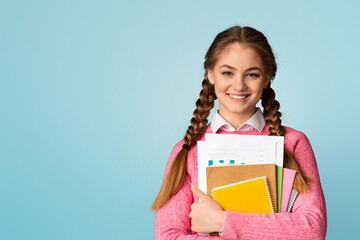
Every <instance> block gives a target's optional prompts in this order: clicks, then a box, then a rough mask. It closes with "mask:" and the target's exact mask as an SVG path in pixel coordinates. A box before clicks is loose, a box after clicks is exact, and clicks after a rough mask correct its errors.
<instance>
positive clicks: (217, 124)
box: [210, 108, 265, 133]
mask: <svg viewBox="0 0 360 240" xmlns="http://www.w3.org/2000/svg"><path fill="white" fill-rule="evenodd" d="M210 126H211V130H212V132H213V133H216V132H217V131H218V130H219V129H220V128H221V130H225V131H251V130H254V129H256V130H258V131H259V132H261V131H262V130H263V128H264V127H265V118H264V115H263V113H262V111H261V109H260V108H258V110H257V111H256V112H255V113H254V115H252V116H251V118H249V120H247V121H246V122H244V123H243V124H242V125H241V126H240V127H239V128H238V129H237V130H236V129H235V128H234V127H233V126H231V125H230V124H229V123H228V122H227V121H226V120H225V119H223V118H222V117H221V116H220V114H219V110H217V111H216V112H215V115H214V118H213V119H212V121H211V124H210Z"/></svg>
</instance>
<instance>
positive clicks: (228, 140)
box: [197, 134, 284, 193]
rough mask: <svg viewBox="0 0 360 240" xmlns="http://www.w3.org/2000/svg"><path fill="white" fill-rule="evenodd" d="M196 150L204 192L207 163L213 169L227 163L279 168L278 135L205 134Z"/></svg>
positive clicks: (280, 148) (280, 140)
mask: <svg viewBox="0 0 360 240" xmlns="http://www.w3.org/2000/svg"><path fill="white" fill-rule="evenodd" d="M197 147H198V180H199V189H200V190H202V191H203V192H205V193H206V192H207V187H206V168H207V167H208V166H209V160H212V165H213V166H219V165H229V164H230V160H233V161H234V163H235V164H270V163H275V164H276V165H277V166H283V151H284V137H281V136H280V137H279V136H258V135H234V134H205V141H198V142H197ZM219 160H223V161H224V163H220V162H219Z"/></svg>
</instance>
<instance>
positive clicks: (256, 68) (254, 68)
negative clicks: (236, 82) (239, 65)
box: [219, 64, 261, 72]
mask: <svg viewBox="0 0 360 240" xmlns="http://www.w3.org/2000/svg"><path fill="white" fill-rule="evenodd" d="M222 67H226V68H229V69H231V70H236V68H235V67H233V66H230V65H227V64H223V65H221V66H220V67H219V68H222ZM252 70H259V71H260V72H261V68H259V67H250V68H248V69H245V72H248V71H252Z"/></svg>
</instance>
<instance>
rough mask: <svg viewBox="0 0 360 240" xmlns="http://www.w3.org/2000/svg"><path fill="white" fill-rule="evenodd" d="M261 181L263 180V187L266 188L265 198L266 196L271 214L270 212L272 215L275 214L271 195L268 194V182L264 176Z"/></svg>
mask: <svg viewBox="0 0 360 240" xmlns="http://www.w3.org/2000/svg"><path fill="white" fill-rule="evenodd" d="M263 179H264V183H265V186H266V187H265V188H266V193H267V196H268V199H269V203H270V208H271V212H272V213H275V210H274V204H273V200H272V195H271V192H270V185H269V182H268V180H267V177H266V176H264V177H263Z"/></svg>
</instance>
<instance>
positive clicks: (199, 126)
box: [184, 79, 216, 146]
mask: <svg viewBox="0 0 360 240" xmlns="http://www.w3.org/2000/svg"><path fill="white" fill-rule="evenodd" d="M202 87H203V89H202V90H201V91H200V94H199V95H200V97H199V99H198V100H197V101H196V109H195V111H194V113H193V118H192V119H191V121H190V122H191V125H190V126H189V128H188V130H187V131H186V135H185V137H184V142H185V144H188V145H189V146H190V145H191V144H192V143H194V142H195V141H197V140H199V139H200V138H201V136H202V135H203V133H204V132H205V129H206V125H207V123H208V120H207V118H208V116H209V113H210V110H211V109H212V108H213V107H214V100H215V99H216V96H215V94H214V91H213V86H211V84H210V82H209V81H208V80H207V79H204V80H203V82H202Z"/></svg>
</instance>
